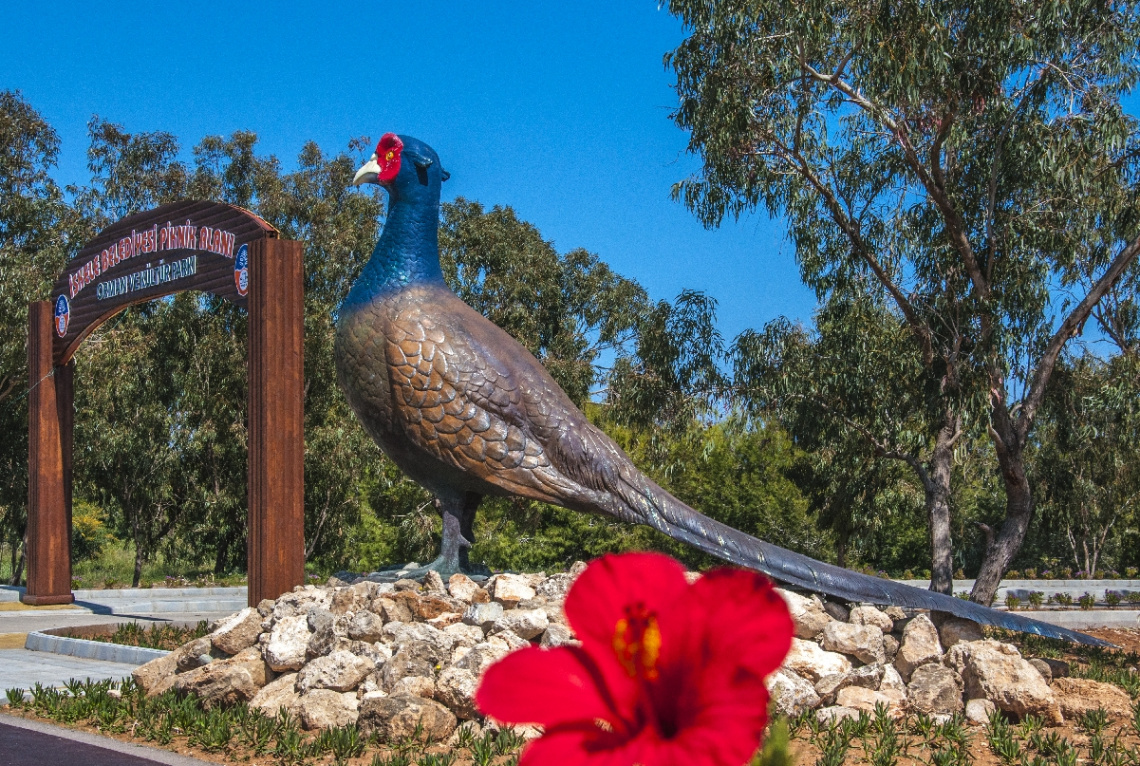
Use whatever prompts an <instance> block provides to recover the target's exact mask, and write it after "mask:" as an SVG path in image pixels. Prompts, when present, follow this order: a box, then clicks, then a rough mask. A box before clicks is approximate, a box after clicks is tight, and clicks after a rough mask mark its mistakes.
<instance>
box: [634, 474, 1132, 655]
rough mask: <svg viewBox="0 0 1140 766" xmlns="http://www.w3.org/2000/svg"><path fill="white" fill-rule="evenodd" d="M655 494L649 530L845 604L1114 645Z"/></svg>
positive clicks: (642, 497) (644, 495)
mask: <svg viewBox="0 0 1140 766" xmlns="http://www.w3.org/2000/svg"><path fill="white" fill-rule="evenodd" d="M655 489H656V490H657V491H656V492H654V491H652V490H651V489H649V488H648V487H643V488H640V490H639V491H638V494H639V495H640V497H639V498H638V501H640V502H637V505H640V506H642V508H643V509H644V502H645V500H646V499H650V498H651V499H650V504H651V505H652V506H654V508H653V511H656V513H653V512H650V513H649V514H648V518H645V519H644V521H645V522H647V523H648V524H649V525H650V526H652V527H654V528H656V529H658V530H659V531H661V532H663V533H665V534H667V535H669V536H670V537H672V538H674V539H676V540H681V541H682V542H686V543H689V544H690V545H693V546H694V547H696V548H699V549H700V550H702V551H704V552H705V553H708V554H710V555H713V556H716V557H718V558H721V559H724V560H725V561H728V562H730V563H733V564H737V565H739V566H742V567H747V568H749V569H756V570H759V571H760V572H763V573H764V574H766V575H768V576H769V577H771V578H773V579H775V580H779V581H781V582H784V583H787V584H789V585H792V586H796V587H800V588H804V589H806V590H810V591H815V592H817V593H823V594H826V595H828V596H833V597H835V598H839V599H843V600H845V601H851V602H862V601H865V602H869V603H873V604H890V605H894V606H901V607H910V608H913V609H930V610H933V611H941V612H949V613H950V614H953V615H955V616H957V617H964V618H966V619H968V620H973V621H974V622H979V623H983V624H986V625H994V626H996V627H999V628H1007V629H1009V630H1016V631H1021V632H1023V633H1035V634H1037V635H1039V636H1046V637H1048V638H1060V639H1064V640H1066V641H1073V642H1076V643H1080V644H1089V645H1091V646H1104V647H1111V646H1113V645H1112V644H1110V643H1108V642H1106V641H1102V640H1100V639H1098V638H1094V637H1092V636H1087V635H1085V634H1083V633H1078V632H1076V631H1074V630H1068V629H1067V628H1061V627H1058V626H1056V625H1050V624H1049V623H1046V622H1041V621H1040V620H1033V619H1030V618H1028V617H1024V616H1022V615H1019V614H1015V613H1013V612H999V611H997V610H995V609H990V608H989V607H985V606H982V605H981V604H977V603H975V602H973V601H966V600H963V599H960V598H954V597H953V596H947V595H944V594H942V593H935V592H934V591H930V590H922V589H920V588H915V587H912V586H910V585H903V584H902V583H897V582H893V581H891V580H885V579H883V578H880V577H872V576H870V575H865V574H862V573H860V572H853V571H851V570H849V569H843V568H842V567H837V566H834V565H832V564H825V563H823V562H821V561H816V560H815V559H812V558H808V557H807V556H804V555H802V554H799V553H794V552H792V551H789V550H786V549H784V548H781V547H779V546H777V545H772V544H771V543H766V542H763V541H762V540H757V539H756V538H755V537H752V536H750V535H746V534H744V533H743V532H739V531H737V530H735V529H733V528H732V527H729V526H727V525H725V524H722V523H720V522H719V521H715V520H713V519H710V518H708V517H707V516H705V515H703V514H701V513H699V512H698V511H695V510H693V509H692V508H689V507H688V506H687V505H685V504H684V503H682V502H681V501H680V500H677V499H676V498H674V497H673V496H671V495H669V494H668V493H667V492H665V491H664V490H662V489H660V488H659V487H655ZM647 490H648V491H647ZM658 493H660V494H658Z"/></svg>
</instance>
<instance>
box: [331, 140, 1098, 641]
mask: <svg viewBox="0 0 1140 766" xmlns="http://www.w3.org/2000/svg"><path fill="white" fill-rule="evenodd" d="M446 178H447V173H446V172H445V171H444V170H443V168H442V167H441V165H440V161H439V157H438V156H437V155H436V153H435V151H434V150H433V149H432V148H431V147H430V146H428V145H427V144H425V143H423V142H422V141H418V140H416V139H414V138H411V137H408V136H397V135H395V134H392V133H388V134H385V135H384V136H383V137H382V138H381V139H380V142H379V144H378V145H377V147H376V154H375V155H373V157H372V159H370V160H369V161H368V162H367V163H365V164H364V165H363V166H362V167H361V168H360V170H359V171H358V172H357V174H356V177H355V178H354V179H353V184H354V185H359V184H363V183H375V184H379V185H381V186H382V187H383V188H384V189H386V190H387V192H388V196H389V205H388V215H387V219H386V221H385V223H384V228H383V232H382V234H381V236H380V240H379V242H377V244H376V249H375V250H374V251H373V253H372V257H371V259H370V260H369V261H368V263H367V265H366V266H365V267H364V269H363V271H362V272H361V274H360V277H359V278H358V279H357V281H356V282H355V283H354V284H353V286H352V289H351V290H350V291H349V293H348V296H347V297H346V298H345V300H344V303H343V304H342V305H341V307H340V310H339V312H338V317H337V334H336V350H335V356H336V365H337V374H338V378H339V381H340V385H341V387H342V388H343V389H344V392H345V394H346V396H347V397H348V401H349V403H350V404H351V406H352V408H353V410H354V411H355V413H356V415H357V417H359V418H360V421H361V423H362V424H363V425H364V427H365V429H366V430H367V432H368V433H369V434H370V435H371V436H372V438H373V439H375V440H376V441H377V443H378V444H379V445H380V447H381V448H382V449H383V450H384V452H385V453H386V454H387V455H388V456H389V457H390V458H391V459H392V460H393V461H394V462H395V463H396V465H398V466H399V467H400V468H401V469H402V470H403V471H404V472H405V473H406V474H407V475H408V476H410V477H411V478H412V479H414V480H415V481H417V482H419V483H420V484H421V485H423V486H424V487H426V488H427V489H428V490H429V491H431V492H432V493H433V494H434V495H435V496H436V498H437V499H438V500H439V506H440V511H441V513H442V515H443V545H442V548H443V550H442V552H441V554H440V556H439V558H437V559H436V560H435V561H433V562H432V563H431V564H430V565H428V568H430V569H435V570H436V571H438V572H440V573H441V574H443V575H445V576H447V575H449V574H451V573H453V572H457V571H462V570H463V569H464V568H465V567H466V566H467V548H468V547H469V546H470V545H471V544H472V538H473V530H472V528H473V522H474V518H475V512H476V509H477V508H478V506H479V503H480V501H481V500H482V498H483V497H484V496H486V495H519V496H522V497H526V498H530V499H532V500H540V501H543V502H547V503H552V504H554V505H559V506H563V507H565V508H569V509H572V510H576V511H584V512H591V513H603V514H607V515H610V516H614V517H616V518H619V519H622V520H624V521H630V522H636V523H639V524H648V525H649V526H651V527H653V528H654V529H657V530H659V531H661V532H663V533H665V534H666V535H669V536H670V537H672V538H674V539H677V540H682V541H684V542H686V543H689V544H691V545H694V546H696V547H697V548H699V549H700V550H702V551H705V552H707V553H710V554H712V555H714V556H717V557H719V558H721V559H724V560H725V561H728V562H730V563H733V564H737V565H740V566H743V567H748V568H751V569H756V570H759V571H761V572H764V573H765V574H767V575H769V576H770V577H772V578H774V579H776V580H779V581H782V582H784V583H787V584H789V585H792V586H796V587H799V588H803V589H806V590H810V591H815V592H819V593H823V594H826V595H829V596H833V597H836V598H839V599H843V600H846V601H852V602H872V603H878V604H895V605H898V606H905V607H912V608H922V609H931V610H941V611H944V612H950V613H952V614H955V615H958V616H961V617H965V618H968V619H972V620H975V621H977V622H982V623H988V624H991V625H998V626H1001V627H1005V628H1011V629H1014V630H1021V631H1026V632H1030V633H1037V634H1040V635H1045V636H1052V637H1058V638H1065V639H1068V640H1071V641H1078V642H1082V643H1096V644H1101V643H1103V642H1100V641H1098V640H1097V639H1095V638H1092V637H1090V636H1085V635H1083V634H1080V633H1076V632H1074V631H1071V630H1066V629H1064V628H1059V627H1056V626H1053V625H1049V624H1046V623H1042V622H1038V621H1036V620H1032V619H1028V618H1026V617H1024V616H1022V615H1017V614H1011V613H1006V612H998V611H995V610H992V609H989V608H987V607H984V606H982V605H980V604H976V603H973V602H970V601H963V600H961V599H958V598H952V597H950V596H945V595H943V594H940V593H934V592H931V591H927V590H920V589H918V588H913V587H909V586H906V585H902V584H899V583H894V582H891V581H890V580H884V579H880V578H877V577H871V576H868V575H864V574H860V573H858V572H852V571H850V570H847V569H842V568H840V567H836V566H833V565H830V564H824V563H822V562H819V561H816V560H814V559H811V558H808V557H807V556H803V555H801V554H798V553H793V552H792V551H788V550H785V549H783V548H780V547H777V546H775V545H771V544H769V543H765V542H763V541H761V540H757V539H756V538H753V537H750V536H749V535H746V534H744V533H742V532H739V531H737V530H735V529H733V528H731V527H728V526H726V525H724V524H721V523H720V522H717V521H715V520H713V519H710V518H708V517H707V516H704V515H702V514H701V513H699V512H697V511H695V510H694V509H692V508H690V507H688V506H687V505H685V504H684V503H682V502H681V501H679V500H677V499H676V498H674V497H673V496H672V495H670V494H669V493H668V492H666V491H665V490H663V489H662V488H661V487H659V486H657V484H655V483H654V482H653V481H651V480H650V479H649V478H648V477H647V476H645V474H643V473H642V472H641V471H639V470H638V469H637V467H636V466H634V464H633V462H632V461H631V460H630V459H629V457H628V456H627V455H626V454H625V453H624V452H623V451H622V450H621V449H620V448H619V447H618V446H617V445H616V444H615V443H614V442H613V441H612V440H611V439H610V438H609V437H607V436H606V435H605V434H604V433H602V431H600V430H599V429H598V428H596V427H595V426H593V425H592V424H591V423H590V422H589V421H588V420H587V419H586V417H585V415H583V414H582V412H581V411H579V410H578V409H577V407H575V406H574V405H573V403H571V401H570V399H569V398H568V397H567V396H566V394H565V393H563V392H562V390H561V389H560V388H559V387H558V385H557V384H556V383H555V382H554V380H553V379H552V378H551V377H550V375H549V374H548V373H547V372H546V370H545V369H544V368H543V366H542V364H541V363H539V361H538V360H537V359H535V358H534V356H532V355H531V354H530V352H529V351H527V350H526V349H525V348H524V347H523V346H522V345H521V344H519V343H518V342H517V341H515V340H514V339H513V338H512V337H510V336H509V335H508V334H507V333H506V332H504V331H503V330H501V329H500V328H499V327H497V326H496V325H494V324H492V323H491V322H490V321H489V320H487V319H486V318H484V317H483V316H482V315H481V314H479V313H478V312H476V311H475V310H474V309H472V308H470V307H469V306H467V305H466V304H465V303H463V302H462V301H461V300H460V299H459V298H458V297H457V296H456V295H455V294H454V293H453V292H452V291H451V290H450V289H449V288H448V286H447V285H446V284H445V283H444V280H443V274H442V272H441V270H440V263H439V241H438V225H439V201H440V185H441V183H442V181H444V180H446Z"/></svg>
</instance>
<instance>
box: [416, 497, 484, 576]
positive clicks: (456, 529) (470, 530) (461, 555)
mask: <svg viewBox="0 0 1140 766" xmlns="http://www.w3.org/2000/svg"><path fill="white" fill-rule="evenodd" d="M482 500H483V496H482V495H479V494H477V493H475V492H468V493H465V494H464V495H459V496H456V497H440V498H439V512H440V515H442V516H443V545H442V546H441V548H442V550H441V551H440V554H439V558H437V559H436V560H435V561H433V562H431V563H430V564H428V565H427V566H426V567H424V568H423V569H422V570H416V573H424V572H426V571H427V570H429V569H433V570H435V571H436V572H439V574H440V575H441V576H443V577H450V576H451V575H453V574H455V573H456V572H470V569H469V563H468V559H467V549H468V548H470V547H471V546H472V544H473V543H474V539H475V534H474V528H475V512H476V510H478V508H479V503H480V502H482ZM416 573H409V576H413V575H414V574H416Z"/></svg>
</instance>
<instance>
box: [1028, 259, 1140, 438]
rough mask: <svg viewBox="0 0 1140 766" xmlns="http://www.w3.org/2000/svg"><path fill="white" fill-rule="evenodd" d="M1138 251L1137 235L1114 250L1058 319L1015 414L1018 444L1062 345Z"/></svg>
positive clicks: (1078, 329)
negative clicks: (1087, 287)
mask: <svg viewBox="0 0 1140 766" xmlns="http://www.w3.org/2000/svg"><path fill="white" fill-rule="evenodd" d="M1138 253H1140V237H1137V238H1136V239H1134V240H1133V241H1132V242H1131V244H1129V245H1128V246H1127V247H1125V248H1124V249H1123V250H1121V251H1120V252H1119V253H1117V255H1116V258H1114V259H1113V260H1112V263H1110V264H1109V266H1108V268H1107V269H1105V272H1104V273H1103V274H1102V275H1101V276H1100V279H1098V280H1097V281H1096V283H1095V284H1094V285H1093V286H1092V288H1091V289H1090V290H1089V291H1088V294H1086V295H1085V297H1084V299H1083V300H1082V301H1081V302H1080V303H1078V304H1077V305H1076V307H1075V308H1074V309H1073V310H1072V311H1071V312H1069V315H1068V316H1067V317H1065V320H1064V321H1063V322H1061V326H1060V327H1058V328H1057V332H1055V333H1053V337H1052V338H1050V339H1049V345H1047V346H1046V347H1045V353H1044V354H1042V355H1041V361H1040V362H1038V364H1037V371H1036V373H1035V374H1034V375H1033V382H1032V383H1031V384H1030V386H1029V394H1028V395H1027V396H1026V397H1025V401H1024V404H1023V405H1022V408H1021V412H1020V413H1019V414H1018V417H1017V423H1016V426H1015V428H1016V434H1017V438H1018V441H1019V443H1020V444H1024V443H1025V438H1026V435H1027V434H1028V433H1029V428H1030V426H1032V425H1033V420H1034V418H1035V417H1036V415H1037V410H1038V408H1039V407H1040V406H1041V401H1042V400H1043V399H1044V397H1045V386H1046V385H1047V384H1048V383H1049V378H1050V376H1051V375H1052V374H1053V368H1054V367H1055V366H1056V364H1057V359H1058V358H1059V357H1060V356H1061V351H1062V350H1063V349H1064V348H1065V343H1066V342H1068V340H1069V339H1070V338H1072V337H1073V336H1075V335H1076V334H1077V333H1078V332H1080V328H1081V325H1083V324H1084V322H1085V320H1086V319H1088V316H1089V314H1090V313H1091V312H1092V310H1093V308H1094V307H1095V306H1096V304H1097V303H1098V302H1099V301H1100V299H1101V298H1102V297H1104V294H1105V293H1107V292H1108V291H1109V290H1110V289H1111V288H1112V286H1113V285H1114V284H1115V283H1116V281H1117V280H1118V279H1119V278H1120V275H1121V274H1123V273H1124V270H1125V269H1127V268H1128V266H1129V264H1131V263H1132V261H1133V260H1135V258H1136V256H1137V254H1138Z"/></svg>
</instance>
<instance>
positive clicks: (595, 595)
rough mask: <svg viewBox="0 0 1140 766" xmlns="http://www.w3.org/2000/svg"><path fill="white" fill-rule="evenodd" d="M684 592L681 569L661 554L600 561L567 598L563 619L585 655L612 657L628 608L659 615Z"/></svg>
mask: <svg viewBox="0 0 1140 766" xmlns="http://www.w3.org/2000/svg"><path fill="white" fill-rule="evenodd" d="M688 588H689V584H688V582H686V581H685V569H684V567H682V566H681V564H680V562H678V561H676V560H675V559H672V558H669V557H668V556H665V555H663V554H660V553H624V554H620V555H612V554H611V555H608V556H602V557H601V558H599V559H595V560H594V561H593V562H591V563H590V565H589V566H588V567H586V571H584V572H582V574H581V575H580V576H579V577H578V579H577V580H575V582H574V585H573V587H571V588H570V592H569V593H567V594H566V604H565V609H566V619H567V620H568V621H569V622H570V627H572V628H573V629H574V632H575V633H576V634H577V636H578V639H579V640H580V641H581V642H582V645H583V647H584V648H585V649H586V650H587V651H588V652H590V654H594V653H595V652H598V653H602V654H613V638H614V629H615V627H616V626H617V623H618V620H620V619H622V618H623V617H625V616H626V614H625V608H626V607H627V606H629V605H631V604H637V603H641V604H644V606H645V608H646V609H647V610H649V611H652V612H660V611H662V610H664V609H666V608H668V607H669V606H670V605H672V604H673V603H674V602H675V601H676V600H677V599H678V598H680V597H681V595H682V594H684V592H685V591H686V590H688Z"/></svg>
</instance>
